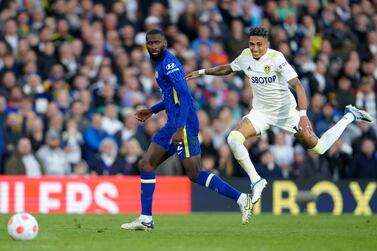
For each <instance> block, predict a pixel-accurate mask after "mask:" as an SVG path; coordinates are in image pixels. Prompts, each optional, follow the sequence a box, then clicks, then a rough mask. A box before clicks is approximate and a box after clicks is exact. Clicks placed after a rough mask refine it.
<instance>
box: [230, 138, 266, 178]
mask: <svg viewBox="0 0 377 251" xmlns="http://www.w3.org/2000/svg"><path fill="white" fill-rule="evenodd" d="M243 142H245V137H244V136H243V135H242V133H240V132H239V131H231V132H230V134H229V136H228V144H229V146H230V149H231V150H232V152H233V155H234V157H235V158H236V160H237V161H238V163H239V164H240V165H241V166H242V168H243V169H244V170H245V172H246V173H247V175H249V178H250V181H251V183H255V182H257V181H258V180H260V178H261V177H260V176H259V174H258V173H257V171H256V170H255V167H254V165H253V163H252V162H251V159H250V156H249V152H248V151H247V149H246V147H245V146H244V144H243Z"/></svg>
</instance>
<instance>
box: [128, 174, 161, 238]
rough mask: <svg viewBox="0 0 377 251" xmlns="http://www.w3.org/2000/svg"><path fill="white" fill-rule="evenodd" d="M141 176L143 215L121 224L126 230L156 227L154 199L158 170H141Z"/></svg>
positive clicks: (148, 229) (146, 229)
mask: <svg viewBox="0 0 377 251" xmlns="http://www.w3.org/2000/svg"><path fill="white" fill-rule="evenodd" d="M140 178H141V180H140V181H141V215H140V216H139V218H137V219H136V220H134V221H132V222H130V223H125V224H122V225H121V228H122V229H124V230H144V231H150V230H152V229H153V228H154V225H153V221H152V200H153V192H154V189H155V185H156V172H144V171H141V172H140Z"/></svg>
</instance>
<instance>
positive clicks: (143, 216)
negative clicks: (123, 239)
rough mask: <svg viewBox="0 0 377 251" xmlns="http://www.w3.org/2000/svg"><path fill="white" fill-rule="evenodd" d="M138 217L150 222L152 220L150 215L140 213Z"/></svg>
mask: <svg viewBox="0 0 377 251" xmlns="http://www.w3.org/2000/svg"><path fill="white" fill-rule="evenodd" d="M139 218H140V220H141V221H142V222H151V221H152V215H144V214H141V215H140V217H139Z"/></svg>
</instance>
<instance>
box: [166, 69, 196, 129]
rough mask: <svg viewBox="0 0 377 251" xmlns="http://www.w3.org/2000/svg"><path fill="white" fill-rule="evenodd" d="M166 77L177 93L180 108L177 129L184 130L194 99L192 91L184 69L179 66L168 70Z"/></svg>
mask: <svg viewBox="0 0 377 251" xmlns="http://www.w3.org/2000/svg"><path fill="white" fill-rule="evenodd" d="M173 64H174V63H170V64H169V65H173ZM166 77H167V79H168V80H169V82H170V83H172V85H173V87H174V89H175V91H176V92H177V95H178V100H179V108H180V111H179V119H178V121H177V122H178V124H177V127H178V128H183V127H185V126H186V122H187V117H188V113H189V108H190V102H191V99H192V98H191V93H190V89H189V88H188V86H187V83H186V79H185V74H184V72H183V69H182V68H181V67H180V66H179V65H178V64H175V66H174V67H170V69H166Z"/></svg>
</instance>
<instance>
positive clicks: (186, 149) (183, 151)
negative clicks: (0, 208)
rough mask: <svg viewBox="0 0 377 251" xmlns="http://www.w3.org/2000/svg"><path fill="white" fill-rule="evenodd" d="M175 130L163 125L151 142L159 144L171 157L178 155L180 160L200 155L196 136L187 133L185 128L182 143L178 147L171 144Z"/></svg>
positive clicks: (172, 127)
mask: <svg viewBox="0 0 377 251" xmlns="http://www.w3.org/2000/svg"><path fill="white" fill-rule="evenodd" d="M176 130H177V128H176V127H174V126H170V125H165V126H164V127H163V128H161V129H160V130H159V131H158V132H157V133H156V134H155V135H154V137H153V138H152V141H153V142H155V143H156V144H159V145H160V146H162V147H163V148H165V149H166V151H167V152H168V153H169V154H171V155H173V154H175V153H177V154H178V156H179V158H180V159H186V158H190V157H193V156H195V155H198V154H200V153H201V149H200V144H199V139H198V136H196V135H190V134H188V133H187V131H188V130H187V128H186V127H185V128H184V135H183V142H182V144H181V145H179V146H175V145H174V144H173V142H172V136H173V134H174V133H175V131H176Z"/></svg>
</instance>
